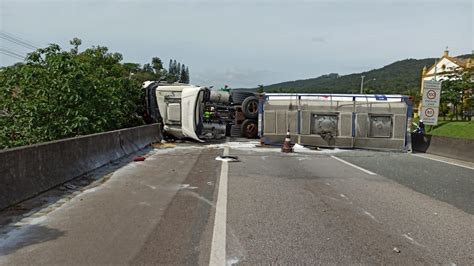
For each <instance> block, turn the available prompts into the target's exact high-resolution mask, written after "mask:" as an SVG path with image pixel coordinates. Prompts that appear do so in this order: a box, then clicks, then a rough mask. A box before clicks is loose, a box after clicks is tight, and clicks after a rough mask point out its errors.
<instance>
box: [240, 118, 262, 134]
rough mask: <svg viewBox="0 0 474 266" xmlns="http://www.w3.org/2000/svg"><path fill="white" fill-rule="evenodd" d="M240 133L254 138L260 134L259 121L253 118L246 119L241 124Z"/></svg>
mask: <svg viewBox="0 0 474 266" xmlns="http://www.w3.org/2000/svg"><path fill="white" fill-rule="evenodd" d="M240 133H241V134H242V137H246V138H249V139H254V138H256V137H257V135H258V124H257V121H255V120H252V119H246V120H245V121H244V122H243V123H242V125H241V126H240Z"/></svg>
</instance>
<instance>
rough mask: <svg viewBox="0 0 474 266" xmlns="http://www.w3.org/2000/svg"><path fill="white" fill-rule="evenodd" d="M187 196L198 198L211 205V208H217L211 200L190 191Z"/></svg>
mask: <svg viewBox="0 0 474 266" xmlns="http://www.w3.org/2000/svg"><path fill="white" fill-rule="evenodd" d="M187 195H189V196H192V197H195V198H198V199H199V200H202V201H204V202H205V203H207V204H209V205H210V206H211V207H213V208H215V207H216V205H215V204H214V203H213V202H212V201H210V200H208V199H206V198H205V197H203V196H201V195H199V194H197V193H196V192H193V191H188V193H187Z"/></svg>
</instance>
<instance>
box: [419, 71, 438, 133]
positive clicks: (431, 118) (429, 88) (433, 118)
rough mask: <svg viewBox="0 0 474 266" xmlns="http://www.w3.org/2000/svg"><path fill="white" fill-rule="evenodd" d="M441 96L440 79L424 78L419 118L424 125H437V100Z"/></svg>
mask: <svg viewBox="0 0 474 266" xmlns="http://www.w3.org/2000/svg"><path fill="white" fill-rule="evenodd" d="M440 96H441V81H435V80H426V81H425V82H424V88H423V98H422V103H421V113H420V118H421V119H422V120H423V122H424V123H425V125H437V124H438V113H439V101H440Z"/></svg>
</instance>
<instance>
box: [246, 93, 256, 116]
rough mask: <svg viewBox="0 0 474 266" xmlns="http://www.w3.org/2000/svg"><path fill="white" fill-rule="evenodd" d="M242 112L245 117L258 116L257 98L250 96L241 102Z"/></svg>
mask: <svg viewBox="0 0 474 266" xmlns="http://www.w3.org/2000/svg"><path fill="white" fill-rule="evenodd" d="M242 112H243V113H244V115H245V117H246V118H250V119H255V118H257V117H258V98H257V97H256V96H250V97H247V98H245V100H244V101H243V102H242Z"/></svg>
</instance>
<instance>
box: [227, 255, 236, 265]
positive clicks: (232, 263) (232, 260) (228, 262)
mask: <svg viewBox="0 0 474 266" xmlns="http://www.w3.org/2000/svg"><path fill="white" fill-rule="evenodd" d="M237 263H239V259H238V258H236V257H232V258H228V259H227V261H226V265H228V266H230V265H234V264H237Z"/></svg>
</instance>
